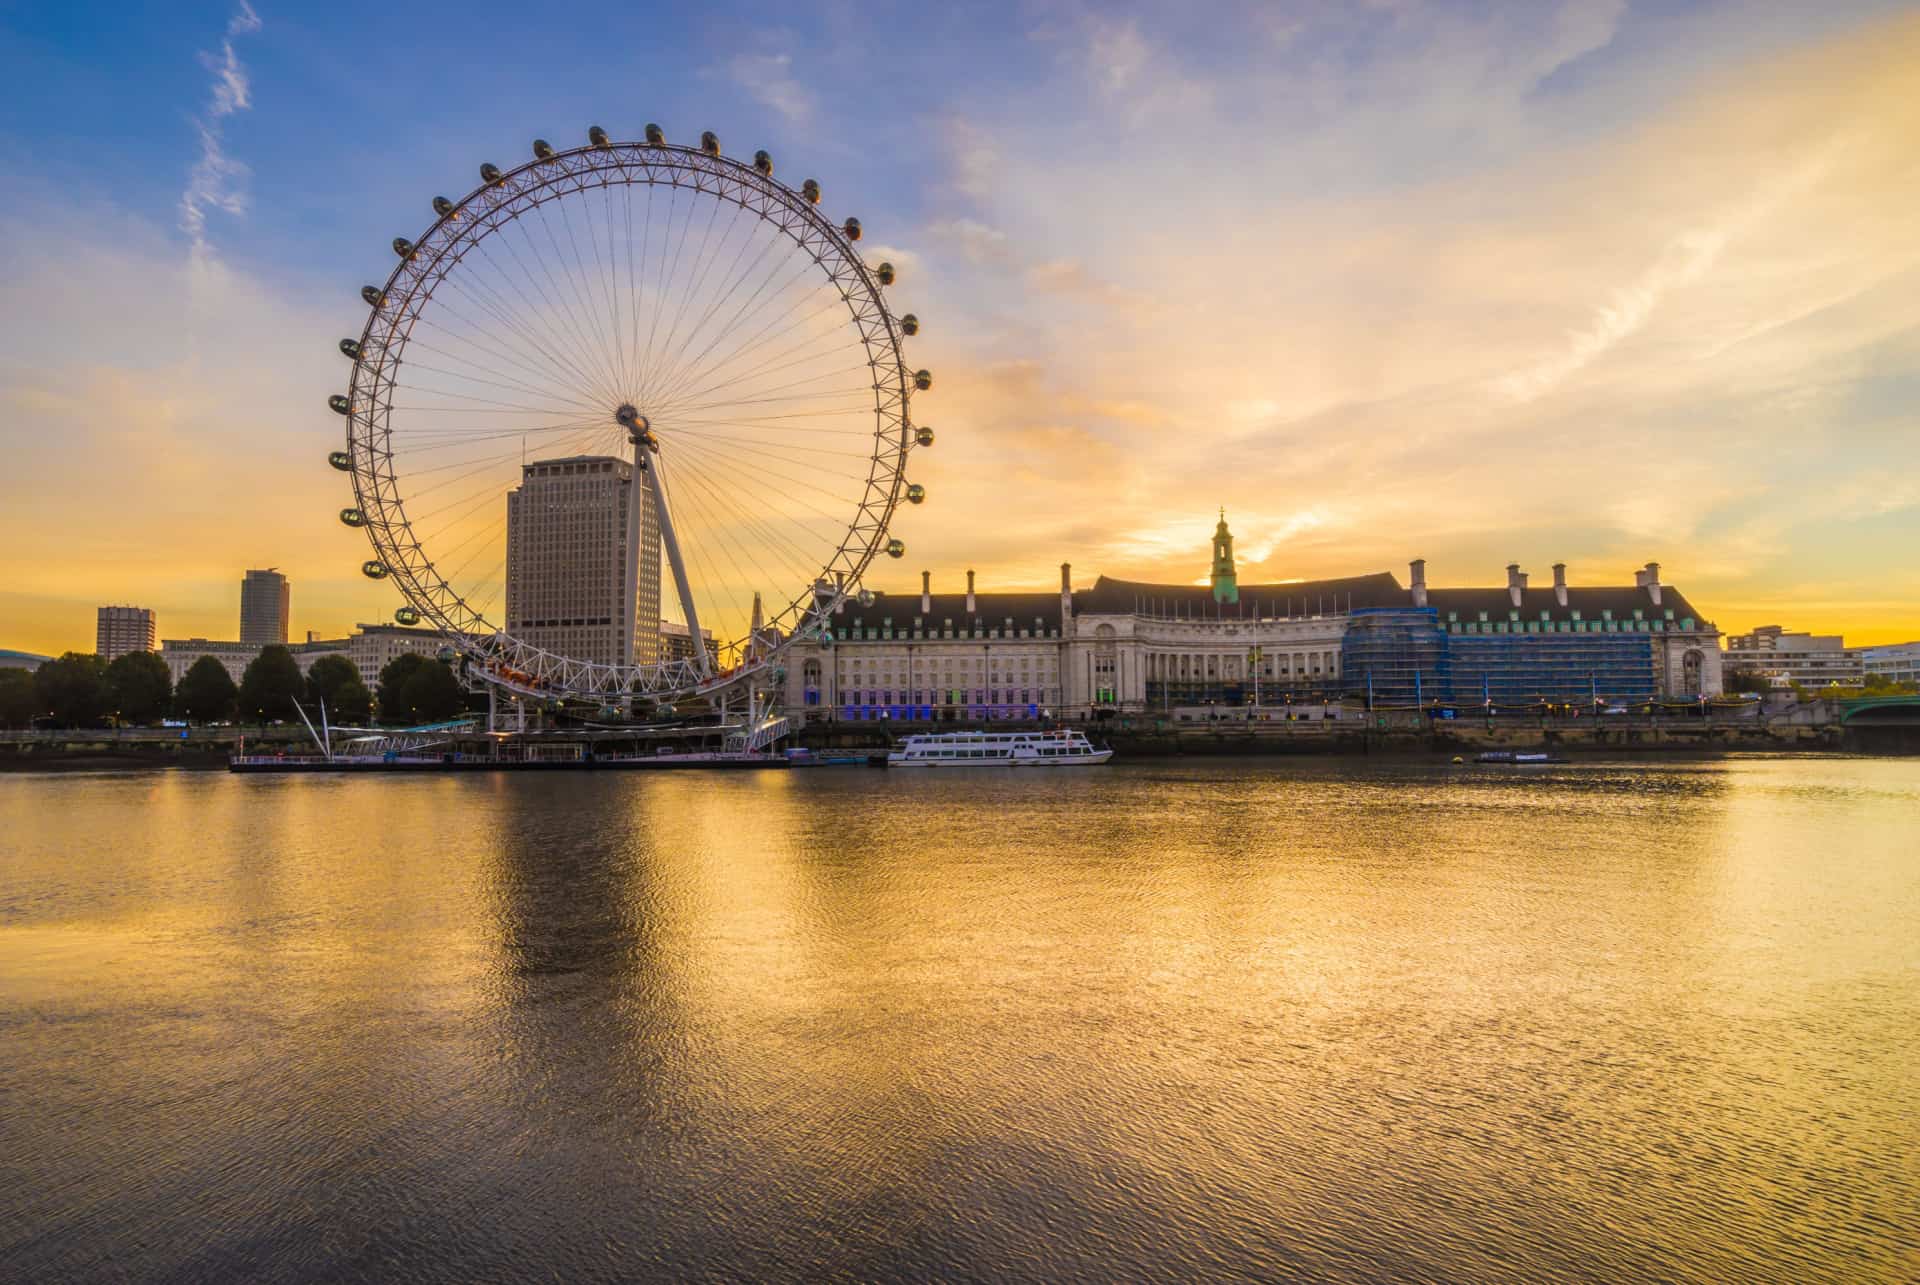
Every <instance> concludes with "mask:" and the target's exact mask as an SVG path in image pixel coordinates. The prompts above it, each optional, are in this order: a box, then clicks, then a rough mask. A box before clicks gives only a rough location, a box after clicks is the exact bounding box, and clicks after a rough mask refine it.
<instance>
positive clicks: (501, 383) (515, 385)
mask: <svg viewBox="0 0 1920 1285" xmlns="http://www.w3.org/2000/svg"><path fill="white" fill-rule="evenodd" d="M414 342H415V343H417V344H419V346H420V347H422V348H426V349H427V350H428V351H429V352H431V351H433V349H432V348H431V347H430V346H429V345H427V344H424V343H420V342H419V341H418V340H415V341H414ZM407 369H409V370H424V371H426V372H428V373H429V374H434V375H444V376H446V377H447V378H448V379H464V380H466V381H468V382H469V383H474V384H485V385H486V386H487V387H489V388H504V389H507V390H509V391H511V392H518V393H529V394H532V395H533V396H535V397H551V396H554V395H555V394H554V390H553V389H551V388H535V387H533V386H532V385H530V384H523V383H520V382H519V381H518V380H510V379H488V378H486V377H484V376H481V375H472V374H467V373H464V372H462V371H457V370H448V369H446V368H445V367H443V366H429V365H427V364H425V363H424V362H419V361H409V362H408V363H407ZM560 402H561V404H563V405H566V406H572V407H575V408H577V409H578V410H580V411H581V412H583V413H587V412H592V411H595V410H598V409H599V408H598V407H597V406H595V405H594V404H593V403H591V402H585V401H581V400H579V399H577V398H573V397H566V396H562V397H561V398H560Z"/></svg>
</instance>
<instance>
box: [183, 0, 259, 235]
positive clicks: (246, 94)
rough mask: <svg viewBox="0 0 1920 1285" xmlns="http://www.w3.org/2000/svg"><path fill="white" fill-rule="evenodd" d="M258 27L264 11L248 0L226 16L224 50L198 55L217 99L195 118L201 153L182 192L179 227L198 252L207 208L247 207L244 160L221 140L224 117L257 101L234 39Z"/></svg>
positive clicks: (240, 210) (233, 210) (230, 210)
mask: <svg viewBox="0 0 1920 1285" xmlns="http://www.w3.org/2000/svg"><path fill="white" fill-rule="evenodd" d="M258 30H260V15H259V14H257V13H255V12H254V9H253V6H252V5H251V4H249V3H248V0H240V7H239V9H238V10H236V11H235V13H234V15H233V17H231V18H229V19H228V20H227V30H226V37H225V39H223V40H222V41H221V42H220V53H219V54H218V55H217V56H216V55H213V54H202V55H201V56H200V60H201V62H202V63H203V64H205V66H206V68H207V70H208V71H210V72H212V73H213V99H212V101H211V102H210V103H209V104H208V106H207V110H206V114H205V115H204V116H202V117H200V118H198V119H196V120H195V122H194V124H195V125H196V126H197V127H198V130H199V134H200V159H199V160H197V161H195V162H194V165H193V169H192V170H190V171H189V172H188V174H187V187H186V190H185V191H184V192H182V193H181V194H180V230H181V231H182V232H185V233H186V234H187V239H188V240H189V241H190V242H191V243H192V246H193V253H194V257H195V258H204V257H205V256H206V254H207V253H208V245H207V211H208V210H219V211H220V212H221V213H223V214H230V215H236V216H237V215H241V214H244V213H246V210H247V188H246V181H247V174H248V170H247V167H246V165H245V164H244V163H242V162H241V161H238V160H236V159H234V158H233V157H231V156H229V155H227V152H226V148H225V147H224V146H223V144H222V140H221V122H222V121H224V120H225V119H226V118H227V117H229V116H231V115H233V114H234V113H235V112H243V111H246V110H247V109H248V108H250V107H252V106H253V84H252V81H251V80H249V78H248V76H247V69H246V67H245V66H244V65H243V64H242V63H241V62H240V59H239V57H238V55H236V54H235V53H234V51H233V42H234V39H235V38H236V37H238V36H243V35H249V34H251V33H253V32H256V31H258Z"/></svg>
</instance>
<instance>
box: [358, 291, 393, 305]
mask: <svg viewBox="0 0 1920 1285" xmlns="http://www.w3.org/2000/svg"><path fill="white" fill-rule="evenodd" d="M360 297H361V298H362V299H364V300H366V301H367V305H368V306H369V307H373V308H378V307H379V306H380V305H381V304H383V303H385V302H386V301H387V292H386V291H384V290H382V289H381V288H380V287H379V286H361V287H360Z"/></svg>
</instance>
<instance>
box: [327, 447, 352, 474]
mask: <svg viewBox="0 0 1920 1285" xmlns="http://www.w3.org/2000/svg"><path fill="white" fill-rule="evenodd" d="M327 463H329V464H331V465H333V466H334V467H335V468H337V469H339V470H340V471H341V472H342V473H346V472H349V471H350V470H351V469H352V468H353V456H351V455H349V454H347V453H346V452H345V451H328V452H327Z"/></svg>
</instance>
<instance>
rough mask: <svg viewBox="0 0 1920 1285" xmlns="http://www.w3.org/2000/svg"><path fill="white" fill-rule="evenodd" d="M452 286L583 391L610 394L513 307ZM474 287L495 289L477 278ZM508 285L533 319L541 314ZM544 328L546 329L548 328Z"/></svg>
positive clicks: (514, 284) (510, 282) (514, 285)
mask: <svg viewBox="0 0 1920 1285" xmlns="http://www.w3.org/2000/svg"><path fill="white" fill-rule="evenodd" d="M508 248H511V246H510V245H509V247H508ZM481 252H482V253H483V254H484V253H485V249H484V247H483V248H482V251H481ZM450 284H453V285H454V289H455V291H456V293H458V294H460V295H461V297H463V298H465V299H467V300H469V301H470V302H471V303H473V304H474V306H475V307H477V308H479V309H480V310H481V311H483V312H486V313H488V314H489V315H491V316H492V317H493V318H494V320H495V321H497V322H499V323H500V325H502V326H503V327H505V328H506V329H507V330H509V331H512V332H513V333H514V334H515V335H518V336H519V338H520V341H521V342H522V343H524V344H525V345H526V346H527V347H529V348H531V349H532V350H533V351H534V352H536V353H538V354H540V355H541V356H542V357H544V358H546V359H547V360H548V361H550V362H552V363H553V365H554V366H555V367H556V368H557V369H560V370H564V371H566V372H568V373H569V374H570V375H572V376H573V378H574V379H576V380H578V381H579V383H580V385H581V386H582V387H583V388H587V389H591V390H593V391H594V392H596V393H598V394H599V395H600V396H602V397H605V396H606V395H607V389H606V386H605V385H604V384H603V383H602V382H601V381H600V380H599V379H598V377H596V376H595V375H593V374H592V373H591V372H589V371H588V370H587V369H586V368H585V367H584V366H582V365H580V363H578V362H577V361H575V360H574V359H573V358H572V357H571V356H570V355H569V354H567V353H566V352H565V351H563V350H562V348H561V347H559V346H556V345H555V344H554V343H552V342H550V341H549V340H548V339H547V338H546V337H544V336H542V335H540V334H537V333H535V331H534V330H533V328H532V326H531V325H530V324H528V323H526V322H522V321H521V320H520V319H519V318H518V317H517V316H515V315H514V312H513V310H512V309H511V308H509V307H507V306H505V305H503V303H501V302H496V301H495V299H483V298H481V297H480V295H479V294H478V293H475V292H469V291H468V290H466V289H465V288H463V287H462V286H460V285H458V284H456V283H451V282H450ZM474 284H475V286H476V288H477V289H485V290H487V292H488V293H489V294H492V293H493V291H492V288H491V287H487V286H479V284H478V281H477V279H476V281H475V283H474ZM507 284H508V285H509V286H511V287H512V288H513V290H514V293H515V294H516V295H518V296H519V297H520V299H521V302H522V304H523V306H524V307H525V308H526V311H527V314H528V315H529V317H537V316H538V315H539V312H538V309H535V308H534V307H533V306H532V302H531V301H530V300H528V299H527V298H526V294H525V292H524V291H522V290H521V289H520V287H519V283H518V282H515V281H513V280H512V279H511V278H508V279H507ZM496 298H497V296H496ZM543 328H545V327H544V325H543Z"/></svg>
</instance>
